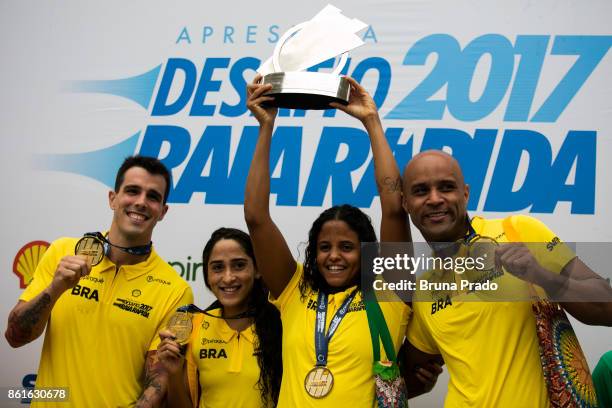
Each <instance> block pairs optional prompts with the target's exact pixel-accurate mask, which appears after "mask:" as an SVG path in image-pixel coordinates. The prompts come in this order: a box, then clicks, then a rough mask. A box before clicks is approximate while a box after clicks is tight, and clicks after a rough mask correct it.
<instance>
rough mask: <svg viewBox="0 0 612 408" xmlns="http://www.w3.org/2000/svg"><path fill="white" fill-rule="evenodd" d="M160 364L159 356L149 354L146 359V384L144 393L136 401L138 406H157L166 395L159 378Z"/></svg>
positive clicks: (138, 407)
mask: <svg viewBox="0 0 612 408" xmlns="http://www.w3.org/2000/svg"><path fill="white" fill-rule="evenodd" d="M159 372H160V365H159V360H158V359H157V356H156V355H155V354H153V355H152V356H150V357H149V356H147V359H146V361H145V384H144V390H143V392H142V395H141V396H140V398H139V399H138V401H137V402H136V407H137V408H140V407H149V406H155V405H156V404H157V403H159V401H161V399H162V398H163V397H164V390H163V389H162V385H161V383H160V381H159V379H158V375H159Z"/></svg>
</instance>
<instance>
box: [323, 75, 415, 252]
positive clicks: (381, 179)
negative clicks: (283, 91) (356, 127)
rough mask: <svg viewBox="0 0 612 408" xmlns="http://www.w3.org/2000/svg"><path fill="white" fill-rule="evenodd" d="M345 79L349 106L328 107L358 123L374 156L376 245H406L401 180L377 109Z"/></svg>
mask: <svg viewBox="0 0 612 408" xmlns="http://www.w3.org/2000/svg"><path fill="white" fill-rule="evenodd" d="M346 79H347V81H349V83H350V84H351V94H350V98H349V104H348V105H346V106H344V105H341V104H339V103H331V104H330V105H331V106H332V107H333V108H336V109H340V110H341V111H344V112H346V113H348V114H349V115H351V116H353V117H355V118H357V119H359V120H360V121H361V123H362V124H363V126H364V128H365V129H366V131H367V132H368V136H369V138H370V145H371V147H372V154H373V156H374V177H375V178H376V186H377V188H378V195H379V196H380V206H381V212H382V218H381V222H380V241H381V242H410V241H411V240H412V237H411V235H410V226H409V225H410V224H409V223H408V217H407V215H406V212H405V211H404V209H403V208H402V180H401V177H400V172H399V169H398V167H397V163H396V161H395V158H394V157H393V152H392V151H391V148H390V147H389V143H388V142H387V139H386V138H385V133H384V131H383V128H382V124H381V122H380V117H379V116H378V109H377V108H376V104H375V103H374V100H373V99H372V97H371V96H370V94H369V93H368V91H366V90H365V88H364V87H362V86H361V85H360V84H359V83H358V82H357V81H355V80H354V79H353V78H351V77H346Z"/></svg>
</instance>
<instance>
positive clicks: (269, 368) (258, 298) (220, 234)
mask: <svg viewBox="0 0 612 408" xmlns="http://www.w3.org/2000/svg"><path fill="white" fill-rule="evenodd" d="M222 239H231V240H234V241H236V242H237V243H238V244H239V245H240V246H241V247H242V249H243V250H244V252H245V253H246V254H247V255H248V257H249V258H251V260H252V261H253V265H255V267H257V262H256V260H255V252H254V251H253V244H252V243H251V238H250V237H249V235H248V234H247V233H246V232H244V231H241V230H239V229H236V228H219V229H218V230H216V231H215V232H213V233H212V235H211V237H210V239H209V240H208V242H207V243H206V246H205V247H204V251H203V253H202V261H203V268H204V283H205V284H206V287H207V288H208V289H210V284H209V282H208V260H209V259H210V254H211V252H212V250H213V248H214V246H215V244H216V243H217V242H219V241H221V240H222ZM249 310H250V311H253V313H254V318H255V333H256V334H257V341H256V344H255V345H254V348H255V355H256V356H257V364H258V365H259V380H258V381H257V388H258V389H259V392H260V393H261V400H262V402H263V405H264V406H268V405H270V403H273V404H274V405H276V403H277V402H278V394H279V391H280V383H281V377H282V374H283V364H282V358H281V349H282V324H281V319H280V313H279V312H278V310H277V309H276V307H274V306H273V305H272V304H271V303H269V302H268V291H267V289H266V288H265V287H264V285H263V283H262V281H261V279H255V283H254V284H253V289H252V291H251V296H250V299H249Z"/></svg>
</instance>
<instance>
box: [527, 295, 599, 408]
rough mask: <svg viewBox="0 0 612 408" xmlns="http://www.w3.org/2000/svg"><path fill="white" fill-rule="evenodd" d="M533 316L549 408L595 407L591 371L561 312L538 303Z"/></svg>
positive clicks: (574, 335) (563, 313) (570, 327)
mask: <svg viewBox="0 0 612 408" xmlns="http://www.w3.org/2000/svg"><path fill="white" fill-rule="evenodd" d="M533 312H534V314H535V317H536V327H537V329H536V330H537V335H538V339H539V341H540V359H541V361H542V370H543V371H544V379H545V381H546V385H547V386H548V397H549V399H550V405H551V407H554V408H574V407H597V397H596V395H595V388H594V386H593V380H592V379H591V371H590V370H589V366H588V364H587V362H586V359H585V358H584V353H583V352H582V348H581V347H580V343H578V339H577V338H576V334H575V333H574V329H573V328H572V325H571V324H570V322H569V320H568V319H567V315H566V314H565V312H564V311H563V309H562V308H561V307H560V306H559V305H558V304H556V303H551V302H549V301H546V300H540V301H537V302H534V304H533Z"/></svg>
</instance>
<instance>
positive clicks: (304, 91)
mask: <svg viewBox="0 0 612 408" xmlns="http://www.w3.org/2000/svg"><path fill="white" fill-rule="evenodd" d="M365 27H367V26H366V24H365V23H363V22H361V21H359V20H356V19H348V18H347V17H345V16H343V15H342V14H341V12H340V10H339V9H337V8H335V7H333V6H327V7H326V8H324V9H323V10H322V11H321V12H320V13H319V14H317V16H315V18H313V19H312V20H310V21H306V22H303V23H300V24H298V25H296V26H294V27H292V28H291V29H290V30H288V31H287V32H285V33H284V34H283V36H282V37H281V38H280V39H279V40H278V42H277V44H276V47H275V48H274V54H273V55H272V58H271V61H270V60H268V61H266V62H264V64H262V66H261V67H260V69H259V70H258V71H259V72H260V73H262V74H264V75H263V83H264V84H271V85H272V89H271V90H270V91H269V92H267V93H266V95H268V96H274V101H272V102H266V104H268V105H270V106H277V107H281V108H289V109H330V106H329V104H330V102H338V103H341V104H345V105H346V104H348V100H349V94H350V85H349V83H348V81H347V80H346V79H345V78H343V77H341V76H340V72H342V70H343V68H344V67H345V65H346V63H347V60H348V51H349V50H351V49H354V48H356V47H358V46H360V45H362V44H363V41H362V40H361V39H360V38H359V37H357V36H356V34H355V33H356V32H357V31H359V30H361V29H363V28H365ZM322 39H326V40H325V41H322ZM290 43H292V49H291V50H290V51H289V52H287V53H286V54H285V56H283V48H284V47H285V45H287V44H290ZM339 50H340V52H338V51H339ZM287 55H288V56H287ZM337 55H341V56H340V61H339V62H338V64H337V66H336V67H335V68H334V70H333V71H332V72H329V73H326V72H325V73H324V72H308V71H303V69H306V68H309V67H311V66H314V65H316V64H318V63H320V62H323V61H325V60H327V59H329V58H331V57H335V56H337ZM283 58H284V59H285V60H288V61H285V60H284V59H283ZM281 61H283V62H282V66H281ZM286 65H289V66H290V67H289V68H288V69H287V68H286ZM284 69H287V70H286V71H285V70H284ZM270 71H271V72H270ZM268 72H269V73H268Z"/></svg>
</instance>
